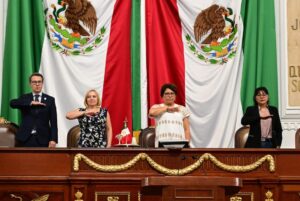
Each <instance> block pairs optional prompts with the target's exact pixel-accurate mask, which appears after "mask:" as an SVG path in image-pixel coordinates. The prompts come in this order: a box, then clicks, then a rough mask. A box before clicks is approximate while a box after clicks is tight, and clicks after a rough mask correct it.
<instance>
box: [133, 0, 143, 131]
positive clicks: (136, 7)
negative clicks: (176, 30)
mask: <svg viewBox="0 0 300 201" xmlns="http://www.w3.org/2000/svg"><path fill="white" fill-rule="evenodd" d="M140 8H141V2H140V0H132V18H131V80H132V85H131V86H132V87H131V88H132V118H133V119H132V124H133V125H132V129H133V130H139V129H140V128H141V84H140V83H141V80H140V77H141V75H140V73H141V71H140V27H141V21H140Z"/></svg>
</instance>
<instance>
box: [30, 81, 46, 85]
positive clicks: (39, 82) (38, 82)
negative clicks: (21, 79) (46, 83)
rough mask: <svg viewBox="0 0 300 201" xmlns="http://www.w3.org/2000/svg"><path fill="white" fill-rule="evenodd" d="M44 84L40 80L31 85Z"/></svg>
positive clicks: (32, 82)
mask: <svg viewBox="0 0 300 201" xmlns="http://www.w3.org/2000/svg"><path fill="white" fill-rule="evenodd" d="M42 83H43V81H41V80H39V81H31V84H35V85H37V84H42Z"/></svg>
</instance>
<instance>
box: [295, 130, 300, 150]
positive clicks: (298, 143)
mask: <svg viewBox="0 0 300 201" xmlns="http://www.w3.org/2000/svg"><path fill="white" fill-rule="evenodd" d="M295 148H296V149H300V128H298V129H297V131H296V134H295Z"/></svg>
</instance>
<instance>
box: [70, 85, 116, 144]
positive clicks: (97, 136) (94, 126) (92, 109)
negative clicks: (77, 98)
mask: <svg viewBox="0 0 300 201" xmlns="http://www.w3.org/2000/svg"><path fill="white" fill-rule="evenodd" d="M84 105H85V108H78V109H75V110H73V111H70V112H68V113H67V115H66V118H67V119H69V120H73V119H78V122H79V126H80V138H79V141H78V145H79V146H80V147H95V148H105V147H111V140H112V126H111V121H110V116H109V113H108V110H107V109H106V108H102V107H101V106H100V105H101V102H100V96H99V94H98V92H97V91H96V90H95V89H91V90H89V91H88V92H87V93H86V95H85V98H84Z"/></svg>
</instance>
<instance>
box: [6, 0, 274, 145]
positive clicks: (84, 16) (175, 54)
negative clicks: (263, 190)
mask: <svg viewBox="0 0 300 201" xmlns="http://www.w3.org/2000/svg"><path fill="white" fill-rule="evenodd" d="M8 4H9V5H8V9H7V16H6V19H7V23H6V37H5V48H4V56H3V57H4V60H3V82H2V83H3V87H2V97H1V98H2V102H1V116H3V117H5V118H6V119H8V120H9V121H12V122H16V123H19V122H20V115H19V113H18V111H17V110H13V109H11V108H10V107H9V101H10V100H11V99H13V98H16V97H18V96H20V95H21V94H23V93H27V92H28V91H30V87H29V84H28V77H29V75H30V74H31V73H32V72H37V71H40V72H41V73H43V74H44V76H45V83H44V92H46V93H49V94H50V95H52V96H54V97H55V98H56V104H57V112H58V127H59V144H58V146H61V147H65V146H66V144H67V143H66V140H67V133H68V130H69V129H70V128H71V127H72V126H73V125H75V124H77V121H76V120H74V121H68V120H67V119H66V118H65V114H66V112H67V111H70V110H72V109H74V108H77V107H84V106H83V99H84V96H85V92H86V91H87V90H88V89H91V88H95V89H96V90H97V91H99V92H100V94H101V95H102V98H101V99H102V106H103V107H106V108H108V110H109V113H110V116H111V119H112V127H113V133H114V135H117V134H119V133H120V132H121V130H122V128H123V121H124V120H125V119H127V120H128V127H129V129H130V131H131V132H132V130H139V129H141V128H146V127H147V126H148V125H149V123H151V122H149V119H148V115H147V113H148V109H149V107H150V106H151V105H153V104H155V103H159V102H161V99H160V93H159V92H160V87H161V85H162V84H164V83H166V82H172V83H175V84H176V85H177V88H178V95H177V102H178V103H179V104H184V105H186V106H187V107H188V108H189V109H190V111H191V116H190V126H191V131H192V133H191V134H192V141H191V145H192V146H193V147H233V141H234V133H235V131H236V129H237V128H238V127H239V126H240V118H241V115H242V106H243V108H245V107H246V106H248V105H252V104H253V102H252V96H253V91H254V88H255V87H256V86H260V85H264V86H266V87H267V88H268V89H269V92H270V97H272V98H271V100H270V102H271V104H272V105H277V103H278V99H277V94H278V88H277V63H276V37H275V36H276V33H275V17H274V16H275V15H274V1H273V0H264V1H261V0H235V1H233V0H205V1H203V0H193V1H190V0H34V1H19V0H9V1H8ZM129 142H130V141H129ZM113 143H114V144H116V143H118V140H117V139H116V138H115V137H114V138H113Z"/></svg>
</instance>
